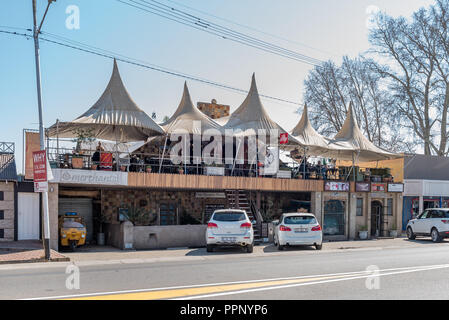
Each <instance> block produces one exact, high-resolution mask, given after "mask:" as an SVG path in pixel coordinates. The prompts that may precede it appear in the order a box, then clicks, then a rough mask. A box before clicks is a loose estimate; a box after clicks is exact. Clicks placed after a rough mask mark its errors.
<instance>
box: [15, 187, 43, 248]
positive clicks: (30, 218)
mask: <svg viewBox="0 0 449 320" xmlns="http://www.w3.org/2000/svg"><path fill="white" fill-rule="evenodd" d="M17 201H18V204H17V211H18V212H17V214H18V221H17V237H18V239H19V240H39V194H38V193H31V192H19V193H18V195H17Z"/></svg>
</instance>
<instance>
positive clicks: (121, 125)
mask: <svg viewBox="0 0 449 320" xmlns="http://www.w3.org/2000/svg"><path fill="white" fill-rule="evenodd" d="M78 130H83V131H89V132H91V133H92V135H93V136H94V137H95V138H97V139H104V140H110V141H118V142H130V141H141V140H146V139H147V138H148V137H151V136H157V135H163V134H164V133H165V132H164V130H163V129H162V128H161V127H160V126H159V125H158V124H157V123H155V122H154V121H153V120H152V119H151V118H150V117H149V116H148V115H147V114H146V113H145V112H144V111H143V110H141V109H140V108H139V107H138V106H137V105H136V103H135V102H134V101H133V100H132V99H131V97H130V95H129V93H128V91H126V88H125V86H124V85H123V82H122V79H121V77H120V73H119V71H118V67H117V62H116V61H115V59H114V68H113V71H112V75H111V79H110V80H109V83H108V86H107V87H106V89H105V91H104V92H103V94H102V95H101V97H100V99H98V101H97V102H96V103H95V104H94V105H93V106H92V107H91V108H90V109H89V110H87V111H86V112H85V113H84V114H82V115H81V116H80V117H78V118H76V119H75V120H73V121H71V122H59V123H56V124H54V125H52V126H51V127H50V128H49V129H48V131H47V135H48V136H49V137H56V136H57V137H60V138H73V137H76V136H77V131H78Z"/></svg>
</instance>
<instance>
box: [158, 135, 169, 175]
mask: <svg viewBox="0 0 449 320" xmlns="http://www.w3.org/2000/svg"><path fill="white" fill-rule="evenodd" d="M167 137H168V135H165V142H164V149H163V150H162V157H161V159H159V173H161V169H162V161H164V156H165V148H166V147H167Z"/></svg>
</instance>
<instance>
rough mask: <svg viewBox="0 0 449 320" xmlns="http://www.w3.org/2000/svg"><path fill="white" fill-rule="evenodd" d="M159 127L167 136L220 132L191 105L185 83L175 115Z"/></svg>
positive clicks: (219, 129) (219, 128)
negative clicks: (178, 133)
mask: <svg viewBox="0 0 449 320" xmlns="http://www.w3.org/2000/svg"><path fill="white" fill-rule="evenodd" d="M161 126H162V127H163V128H164V129H165V131H166V132H167V134H171V133H175V132H180V133H182V132H188V133H189V134H202V133H204V131H206V130H211V129H215V130H218V131H220V132H222V127H221V126H220V125H219V124H218V123H216V122H215V121H214V120H212V119H211V118H209V117H208V116H207V115H205V114H204V113H202V112H201V111H200V110H198V108H196V107H195V106H194V105H193V102H192V99H191V97H190V93H189V89H188V87H187V83H184V92H183V94H182V98H181V102H180V103H179V106H178V108H177V109H176V111H175V113H174V114H173V115H172V116H171V118H170V119H168V120H167V121H166V122H164V123H162V124H161Z"/></svg>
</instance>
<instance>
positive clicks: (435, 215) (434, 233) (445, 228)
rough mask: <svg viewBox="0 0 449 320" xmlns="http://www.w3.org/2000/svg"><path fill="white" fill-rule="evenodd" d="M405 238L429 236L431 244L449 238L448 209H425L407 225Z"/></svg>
mask: <svg viewBox="0 0 449 320" xmlns="http://www.w3.org/2000/svg"><path fill="white" fill-rule="evenodd" d="M406 230H407V237H408V238H409V239H410V240H413V239H415V238H416V237H417V236H427V237H428V236H430V237H431V238H432V241H433V242H440V241H442V240H443V239H444V238H448V237H449V208H432V209H426V210H424V211H423V212H422V213H421V214H418V215H417V216H416V217H414V218H413V219H412V220H410V221H409V222H408V223H407V229H406Z"/></svg>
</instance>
